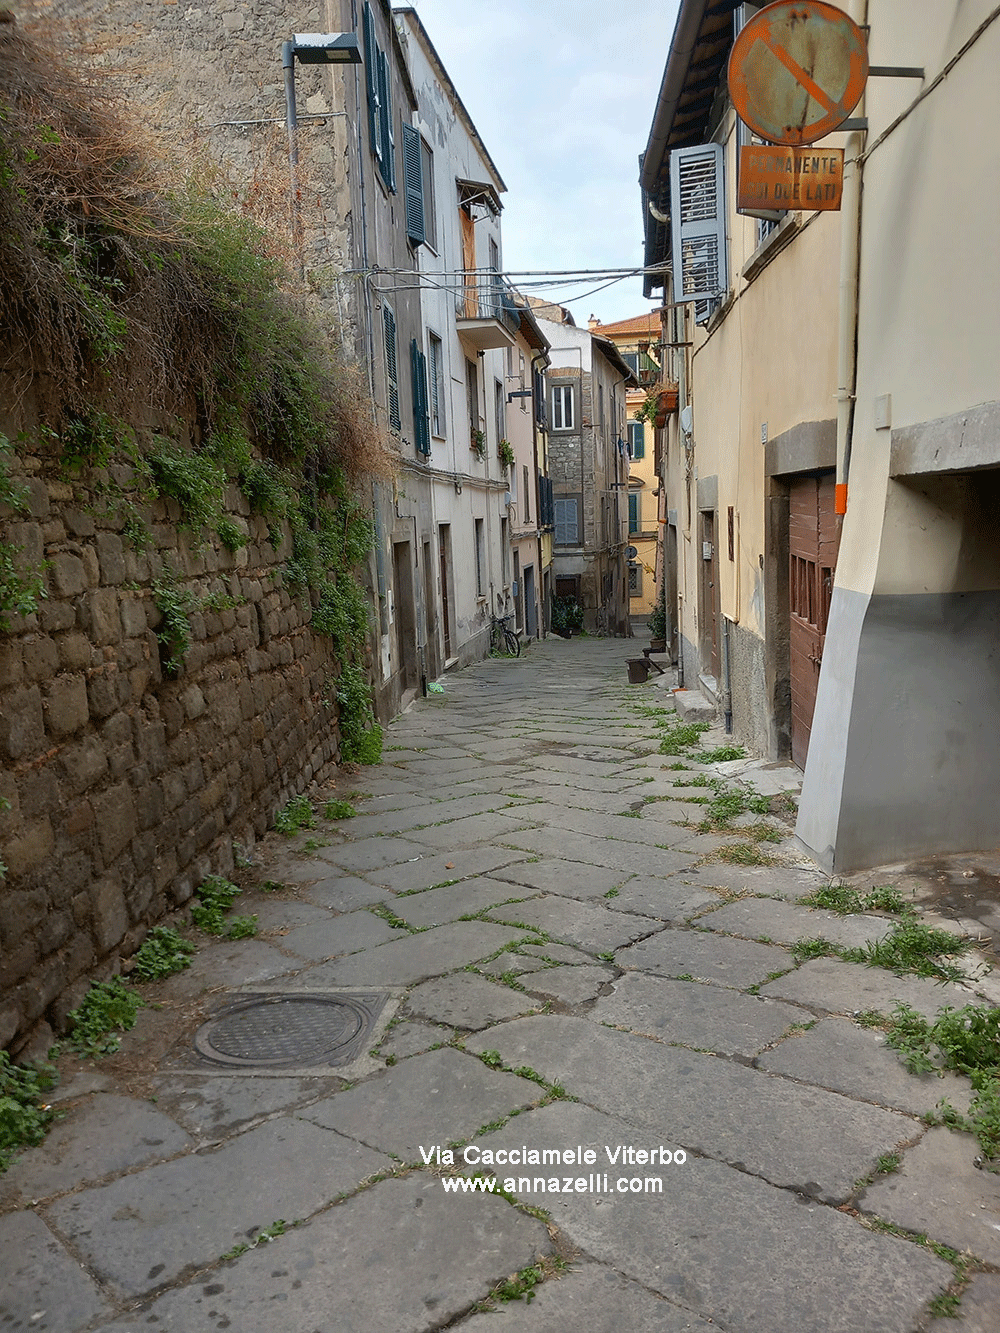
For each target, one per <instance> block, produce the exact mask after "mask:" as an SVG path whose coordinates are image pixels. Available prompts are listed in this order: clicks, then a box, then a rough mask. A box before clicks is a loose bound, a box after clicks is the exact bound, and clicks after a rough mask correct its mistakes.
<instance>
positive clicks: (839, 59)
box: [729, 0, 868, 145]
mask: <svg viewBox="0 0 1000 1333" xmlns="http://www.w3.org/2000/svg"><path fill="white" fill-rule="evenodd" d="M867 78H868V47H867V43H866V41H865V35H864V33H863V32H862V31H861V29H860V28H859V27H858V25H857V24H856V23H855V22H854V20H853V19H852V18H851V17H850V16H849V15H847V14H845V13H844V12H843V10H841V9H837V8H835V6H833V5H828V4H825V3H823V0H777V3H776V4H772V5H768V6H767V7H766V9H762V10H760V11H759V12H758V13H757V14H755V15H754V17H753V18H752V19H751V20H750V21H749V23H747V24H746V26H745V27H744V28H742V29H741V31H740V33H739V35H738V36H737V38H736V41H735V42H734V43H733V49H732V52H731V54H730V57H729V92H730V96H731V97H732V99H733V105H734V106H735V107H736V111H737V114H738V115H739V117H740V119H741V120H742V121H743V123H744V124H745V125H747V126H749V128H750V129H751V130H752V131H753V132H754V134H756V135H758V136H759V137H760V138H761V139H766V140H767V141H768V142H769V143H780V144H793V145H799V144H809V143H815V142H816V140H817V139H822V138H823V136H824V135H826V134H831V133H832V132H833V131H834V130H835V129H836V128H837V126H838V125H840V124H841V123H842V122H843V121H845V120H846V119H847V118H848V116H849V115H850V114H851V112H852V111H853V110H854V108H855V107H856V106H857V104H858V102H859V101H860V100H861V94H862V93H863V92H864V89H865V80H866V79H867Z"/></svg>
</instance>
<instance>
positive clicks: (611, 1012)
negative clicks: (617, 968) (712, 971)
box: [589, 972, 802, 1067]
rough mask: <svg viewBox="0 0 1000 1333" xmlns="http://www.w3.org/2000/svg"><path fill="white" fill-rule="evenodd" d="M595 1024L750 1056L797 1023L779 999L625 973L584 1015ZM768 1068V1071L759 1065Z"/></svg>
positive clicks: (797, 1014) (793, 1011) (792, 1010)
mask: <svg viewBox="0 0 1000 1333" xmlns="http://www.w3.org/2000/svg"><path fill="white" fill-rule="evenodd" d="M589 1017H590V1018H592V1019H593V1020H594V1022H596V1023H610V1024H612V1025H613V1026H614V1027H624V1028H628V1029H629V1031H631V1032H638V1033H642V1034H644V1035H646V1036H652V1037H657V1038H659V1039H660V1040H661V1041H666V1042H679V1043H681V1044H682V1045H684V1046H694V1047H697V1048H698V1049H699V1050H705V1051H718V1052H720V1053H722V1054H724V1055H756V1054H757V1053H758V1052H759V1051H762V1050H763V1049H764V1047H765V1046H769V1045H770V1044H771V1042H774V1041H777V1040H778V1038H779V1037H780V1036H781V1035H782V1034H783V1033H784V1032H787V1030H788V1028H789V1027H790V1026H791V1024H792V1023H797V1022H799V1021H800V1020H801V1018H802V1010H801V1009H798V1008H796V1007H795V1006H794V1005H790V1004H782V1003H781V1001H780V1000H761V999H758V998H757V997H756V996H754V995H738V994H735V993H734V992H733V991H728V990H723V989H722V988H721V987H718V986H705V985H702V984H701V983H700V982H697V981H669V980H667V979H666V978H665V977H648V976H645V975H644V974H642V973H638V972H629V973H626V975H625V976H623V977H620V978H619V979H618V981H616V982H615V988H614V993H613V994H611V995H603V996H601V998H600V999H599V1000H598V1001H597V1003H596V1004H595V1005H594V1007H593V1009H592V1010H591V1011H590V1015H589ZM765 1067H769V1066H765Z"/></svg>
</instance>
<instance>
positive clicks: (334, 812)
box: [323, 801, 358, 819]
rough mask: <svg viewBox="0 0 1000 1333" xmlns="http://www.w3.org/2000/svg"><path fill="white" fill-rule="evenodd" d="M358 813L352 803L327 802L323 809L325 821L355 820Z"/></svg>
mask: <svg viewBox="0 0 1000 1333" xmlns="http://www.w3.org/2000/svg"><path fill="white" fill-rule="evenodd" d="M357 813H358V812H357V810H355V808H354V806H353V805H351V803H350V801H327V803H326V805H324V807H323V818H324V819H353V818H354V816H355V815H356V814H357Z"/></svg>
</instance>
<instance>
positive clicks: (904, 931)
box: [841, 917, 970, 981]
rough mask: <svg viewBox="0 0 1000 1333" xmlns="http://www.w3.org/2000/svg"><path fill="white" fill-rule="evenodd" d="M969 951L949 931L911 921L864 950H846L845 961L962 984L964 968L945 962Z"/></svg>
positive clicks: (909, 919)
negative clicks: (960, 982)
mask: <svg viewBox="0 0 1000 1333" xmlns="http://www.w3.org/2000/svg"><path fill="white" fill-rule="evenodd" d="M969 947H970V946H969V941H968V940H963V939H960V938H959V936H957V935H953V934H952V933H951V931H949V930H938V929H935V928H934V927H933V926H925V925H924V924H923V923H922V922H920V921H917V920H915V919H913V918H909V917H907V918H905V919H904V920H902V921H900V922H899V924H898V925H896V926H894V927H893V929H892V930H891V931H890V933H889V934H888V935H886V936H884V937H883V938H882V939H880V940H870V941H869V942H868V944H866V945H865V947H864V948H863V949H844V950H842V952H841V957H842V958H844V959H845V960H846V961H847V962H849V963H865V964H866V965H867V966H869V967H884V968H886V969H887V970H888V971H889V972H895V973H896V975H897V976H902V975H903V974H904V973H911V974H912V975H914V976H918V977H935V978H936V979H937V980H939V981H960V980H961V979H962V975H963V974H962V970H961V968H959V967H957V966H956V965H955V964H954V963H949V962H946V961H945V960H946V959H948V958H955V957H958V956H960V955H961V954H963V953H965V952H967V950H968V949H969Z"/></svg>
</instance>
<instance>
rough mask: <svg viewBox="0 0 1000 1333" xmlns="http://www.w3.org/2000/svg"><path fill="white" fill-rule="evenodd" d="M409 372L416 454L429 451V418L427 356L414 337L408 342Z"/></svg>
mask: <svg viewBox="0 0 1000 1333" xmlns="http://www.w3.org/2000/svg"><path fill="white" fill-rule="evenodd" d="M410 374H411V377H412V380H413V443H414V445H415V446H416V450H417V453H418V454H424V455H425V456H426V455H427V454H429V453H430V451H431V431H430V420H429V417H428V415H427V358H426V357H425V356H424V354H423V352H422V351H421V350H420V346H419V344H418V343H417V340H416V338H413V339H412V340H411V342H410Z"/></svg>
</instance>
